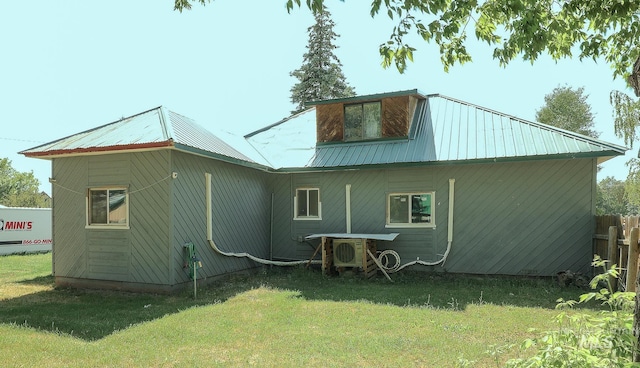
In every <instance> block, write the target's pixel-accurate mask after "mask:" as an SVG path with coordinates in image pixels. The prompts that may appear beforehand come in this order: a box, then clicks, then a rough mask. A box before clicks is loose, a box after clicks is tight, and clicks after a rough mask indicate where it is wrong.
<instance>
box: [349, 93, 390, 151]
mask: <svg viewBox="0 0 640 368" xmlns="http://www.w3.org/2000/svg"><path fill="white" fill-rule="evenodd" d="M380 111H381V108H380V101H376V102H367V103H361V104H353V105H346V106H345V107H344V140H345V141H358V140H366V139H375V138H380V137H382V118H381V116H382V114H381V112H380Z"/></svg>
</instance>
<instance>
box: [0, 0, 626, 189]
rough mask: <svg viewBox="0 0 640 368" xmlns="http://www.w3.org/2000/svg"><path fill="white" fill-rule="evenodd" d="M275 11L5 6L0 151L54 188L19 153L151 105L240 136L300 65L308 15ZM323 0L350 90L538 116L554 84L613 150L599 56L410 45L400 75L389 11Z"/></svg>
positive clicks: (139, 3) (261, 119)
mask: <svg viewBox="0 0 640 368" xmlns="http://www.w3.org/2000/svg"><path fill="white" fill-rule="evenodd" d="M284 3H285V0H275V1H264V0H243V1H238V0H215V1H213V2H211V3H209V4H208V5H207V6H205V7H203V6H200V5H194V7H193V9H192V10H191V11H186V12H184V13H182V14H181V13H179V12H176V11H174V10H173V1H172V0H162V1H159V0H135V1H130V0H126V1H125V0H111V1H100V2H98V1H79V0H69V1H49V0H46V1H45V0H33V1H10V2H4V3H3V5H2V11H0V32H1V34H2V38H1V39H2V46H1V47H2V54H1V55H2V56H1V58H0V93H1V96H0V97H1V98H0V112H1V114H2V115H1V116H2V120H1V122H0V157H8V158H9V159H10V160H11V161H12V163H13V166H14V167H15V168H16V169H17V170H19V171H31V170H33V172H34V174H35V176H36V177H37V178H38V179H39V180H40V181H41V182H42V188H43V190H45V191H47V192H49V193H50V192H51V191H50V184H49V183H48V177H49V176H51V174H50V173H51V165H50V162H49V161H47V160H40V159H32V158H25V157H22V156H21V155H18V154H17V152H18V151H21V150H24V149H27V148H31V147H33V146H37V145H39V144H41V143H46V142H50V141H53V140H55V139H58V138H62V137H65V136H69V135H72V134H74V133H78V132H80V131H84V130H87V129H91V128H94V127H96V126H99V125H104V124H107V123H110V122H113V121H116V120H119V119H120V118H122V117H126V116H130V115H133V114H136V113H139V112H142V111H146V110H149V109H151V108H154V107H157V106H160V105H164V106H166V107H168V108H169V109H170V110H173V111H175V112H177V113H180V114H182V115H185V116H188V117H190V118H192V119H195V120H196V121H197V122H198V123H199V124H200V125H202V126H204V127H206V128H208V129H209V130H211V131H212V132H214V133H215V132H216V131H217V130H226V131H230V132H232V133H237V134H245V133H248V132H251V131H253V130H256V129H258V128H261V127H264V126H266V125H269V124H272V123H274V122H276V121H278V120H280V119H282V118H284V117H286V116H288V115H289V112H290V111H291V110H292V109H293V108H294V105H293V104H292V103H291V101H290V88H291V87H292V86H293V84H294V83H295V82H296V81H295V79H294V78H292V77H290V76H289V73H290V72H291V71H293V70H295V69H297V68H298V67H300V65H301V63H302V55H303V54H304V52H305V46H306V44H307V27H309V26H310V25H312V24H313V16H312V15H311V14H310V12H309V10H308V9H306V8H301V9H296V10H294V11H293V12H292V13H291V14H288V13H287V12H286V10H285V7H284ZM327 3H328V5H329V10H330V11H331V13H332V15H333V19H334V21H335V23H336V28H335V29H334V30H335V32H336V33H338V34H339V35H340V37H339V39H338V41H337V45H338V46H339V48H338V49H337V50H336V55H337V56H338V58H339V59H340V60H341V62H342V64H343V68H342V70H343V72H344V74H345V76H346V77H347V81H348V82H349V84H350V85H351V86H353V87H354V88H355V90H356V93H357V94H372V93H382V92H392V91H399V90H408V89H418V90H420V91H421V92H423V93H441V94H444V95H447V96H450V97H454V98H457V99H460V100H464V101H467V102H470V103H474V104H478V105H481V106H484V107H487V108H490V109H493V110H497V111H500V112H504V113H507V114H511V115H515V116H518V117H520V118H523V119H527V120H534V118H535V112H536V110H537V109H539V108H540V107H542V106H543V105H544V96H545V95H546V94H548V93H550V92H551V91H552V90H553V88H555V87H557V86H570V87H574V88H578V87H584V89H585V93H586V94H588V95H589V97H588V103H589V104H590V105H591V107H592V112H593V113H594V114H595V120H596V130H598V131H599V132H601V136H600V138H601V139H603V140H605V141H608V142H611V143H616V144H619V145H623V142H622V140H621V139H619V138H617V137H616V136H615V135H614V131H613V117H612V108H611V106H610V104H609V92H610V91H611V90H614V89H618V90H626V85H625V83H624V82H623V81H622V80H620V79H618V80H615V81H614V80H613V79H612V73H611V70H610V68H609V67H608V65H606V64H605V63H604V62H600V63H595V62H594V61H592V60H585V61H583V62H580V61H578V60H563V61H560V62H558V63H555V62H553V61H551V60H550V59H549V58H548V57H543V58H541V59H539V60H538V61H536V63H535V64H534V65H533V66H532V65H531V64H530V63H529V62H524V61H520V60H517V61H515V62H513V63H512V64H510V65H509V66H507V67H506V68H501V67H499V66H498V63H497V62H496V61H495V60H493V59H492V58H491V49H490V48H489V47H487V46H486V44H481V43H474V44H472V45H471V46H470V48H469V49H470V52H471V53H472V57H473V58H474V61H473V62H472V63H468V64H465V65H463V66H455V67H453V68H452V69H450V71H449V73H445V72H444V71H443V67H442V64H441V63H440V56H439V53H438V49H437V46H436V45H434V44H427V43H425V42H424V41H421V40H420V39H417V38H415V39H413V46H414V47H417V48H418V52H417V53H416V54H415V55H414V58H415V62H414V63H410V64H409V67H408V70H407V71H406V73H405V74H403V75H400V74H399V73H398V72H397V70H396V69H395V67H394V68H390V69H386V70H385V69H383V68H382V67H381V66H380V61H381V60H380V57H379V54H378V46H379V45H380V44H381V43H383V42H385V41H387V40H388V37H389V35H390V33H391V30H392V27H393V25H394V23H393V22H392V21H390V20H389V19H388V18H387V17H386V15H379V16H378V17H376V18H373V19H372V18H371V17H370V15H369V2H368V1H361V0H346V1H344V2H341V1H338V0H329V1H328V2H327ZM471 37H473V36H472V35H471ZM628 92H629V93H630V91H628ZM636 155H637V147H635V148H634V149H633V150H630V151H628V153H627V155H626V157H618V158H614V159H612V160H610V161H609V162H607V163H605V165H604V169H603V170H602V171H601V172H600V173H599V178H598V179H599V180H600V179H602V178H604V177H605V176H615V177H616V178H617V179H620V180H624V179H625V178H626V174H627V171H628V170H627V168H626V166H625V162H626V161H627V160H628V159H629V158H631V157H635V156H636Z"/></svg>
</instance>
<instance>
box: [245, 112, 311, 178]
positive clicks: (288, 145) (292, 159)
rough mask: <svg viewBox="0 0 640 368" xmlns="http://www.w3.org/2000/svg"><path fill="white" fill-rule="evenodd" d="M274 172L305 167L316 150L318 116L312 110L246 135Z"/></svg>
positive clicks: (247, 139)
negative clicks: (275, 170)
mask: <svg viewBox="0 0 640 368" xmlns="http://www.w3.org/2000/svg"><path fill="white" fill-rule="evenodd" d="M245 139H246V141H247V142H249V144H250V145H251V146H252V147H253V148H254V149H255V150H256V151H257V152H259V153H260V155H261V157H263V158H264V160H266V162H267V163H268V164H269V166H271V167H272V168H274V169H281V168H289V167H305V166H307V165H308V164H309V161H310V159H311V158H312V157H313V154H314V153H315V150H316V113H315V108H311V109H308V110H305V111H303V112H300V113H298V114H296V115H293V116H291V117H289V118H286V119H284V120H281V121H279V122H277V123H275V124H273V125H270V126H268V127H266V128H263V129H260V130H258V131H255V132H253V133H249V134H247V135H245Z"/></svg>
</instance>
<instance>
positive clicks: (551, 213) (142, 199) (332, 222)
mask: <svg viewBox="0 0 640 368" xmlns="http://www.w3.org/2000/svg"><path fill="white" fill-rule="evenodd" d="M625 150H626V149H625V148H624V147H619V146H616V145H612V144H609V143H606V142H602V141H599V140H596V139H593V138H590V137H584V136H580V135H578V134H575V133H572V132H566V131H562V130H559V129H556V128H553V127H548V126H544V125H542V124H537V123H533V122H528V121H524V120H522V119H518V118H515V117H512V116H509V115H505V114H501V113H498V112H495V111H492V110H488V109H486V108H483V107H480V106H476V105H473V104H469V103H466V102H463V101H459V100H455V99H451V98H448V97H444V96H440V95H424V94H422V93H420V92H418V91H417V90H409V91H400V92H393V93H385V94H378V95H368V96H358V97H353V98H347V99H340V100H329V101H318V102H315V103H312V104H310V108H309V109H308V110H306V111H304V112H302V113H300V114H297V115H294V116H291V117H289V118H287V119H284V120H282V121H280V122H278V123H275V124H272V125H270V126H267V127H266V128H264V129H261V130H259V131H256V132H253V133H251V134H248V135H247V136H245V137H243V138H241V139H237V138H229V137H225V139H224V140H223V139H220V137H218V136H214V135H213V134H211V133H209V132H208V131H206V130H205V129H204V128H202V127H200V126H199V125H197V124H196V123H195V122H194V121H192V120H190V119H188V118H186V117H184V116H182V115H179V114H176V113H174V112H171V111H169V110H167V109H166V108H164V107H159V108H157V109H153V110H149V111H146V112H143V113H141V114H138V115H134V116H132V117H129V118H126V119H123V120H120V121H117V122H114V123H111V124H107V125H105V126H102V127H98V128H95V129H92V130H90V131H86V132H82V133H78V134H76V135H74V136H72V137H67V138H63V139H61V140H58V141H54V142H51V143H48V144H46V145H42V146H39V147H35V148H33V149H30V150H26V151H24V152H23V153H24V154H25V155H27V156H32V157H38V158H45V159H51V160H52V166H53V180H54V185H53V194H54V195H53V198H54V202H53V219H54V221H53V229H54V231H53V239H54V252H53V258H54V272H55V276H56V282H57V283H58V284H61V285H76V286H92V287H110V288H123V289H130V290H146V291H172V290H175V289H178V288H180V287H183V286H185V285H186V284H187V283H189V281H190V279H189V276H190V271H189V269H188V267H185V266H186V262H187V261H188V255H187V254H186V252H185V244H193V245H194V246H195V249H196V254H197V257H198V260H199V261H200V262H201V264H202V268H201V269H199V270H198V278H201V279H210V278H212V277H216V276H220V275H225V274H228V273H232V272H236V271H241V270H245V269H250V268H253V267H256V266H258V263H256V261H254V260H252V259H258V258H260V259H264V260H278V261H298V260H302V261H306V260H309V259H311V258H312V256H313V255H314V252H315V250H316V249H317V247H318V240H307V239H308V237H309V236H310V235H314V234H327V233H338V234H340V233H342V234H350V233H362V234H389V233H394V234H395V233H397V234H399V235H398V236H397V237H396V238H395V240H393V241H380V242H378V250H384V249H390V250H394V251H395V252H396V253H397V254H398V257H399V258H400V260H399V261H400V262H401V263H403V264H406V263H407V262H413V261H416V260H419V261H420V262H421V263H422V264H437V266H429V267H424V266H421V265H420V262H419V263H418V264H417V265H415V266H413V268H418V269H425V270H434V271H436V270H437V271H443V270H446V271H447V272H460V273H477V274H507V275H554V274H555V273H556V272H558V271H560V270H566V269H571V270H576V271H577V270H586V269H587V268H588V266H589V262H590V259H591V255H592V249H591V248H592V245H591V236H592V233H593V226H594V225H593V215H594V214H595V188H596V173H597V169H596V168H597V164H598V163H601V162H603V161H604V160H607V159H609V158H611V157H615V156H618V155H623V154H624V151H625ZM207 174H211V176H210V178H211V179H210V180H211V181H210V187H209V183H208V180H209V179H207V178H208V176H206V175H207ZM207 190H208V191H209V192H207ZM207 199H209V200H210V202H208V203H207ZM209 221H210V225H211V228H210V230H209V231H208V229H207V226H208V225H209V224H208V222H209ZM209 235H210V236H209ZM209 238H211V239H209ZM311 238H313V237H311ZM216 245H217V247H218V249H215V247H216ZM225 252H230V253H234V254H233V255H231V254H228V253H225ZM245 253H246V254H251V256H252V259H250V258H248V257H245V256H244V255H245ZM317 258H318V256H317V255H316V259H317Z"/></svg>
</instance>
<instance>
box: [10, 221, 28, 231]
mask: <svg viewBox="0 0 640 368" xmlns="http://www.w3.org/2000/svg"><path fill="white" fill-rule="evenodd" d="M32 228H33V221H6V222H5V223H4V229H5V230H31V229H32Z"/></svg>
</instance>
